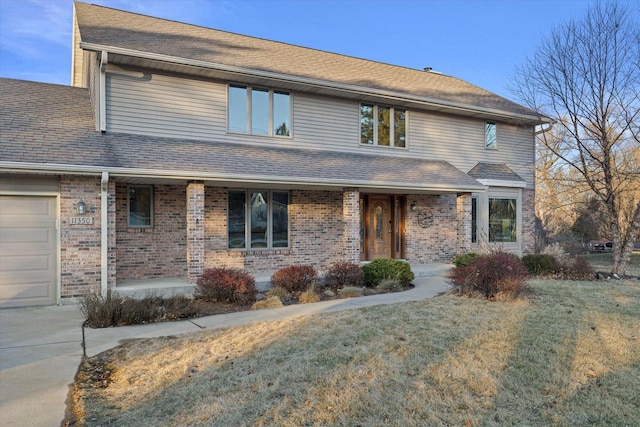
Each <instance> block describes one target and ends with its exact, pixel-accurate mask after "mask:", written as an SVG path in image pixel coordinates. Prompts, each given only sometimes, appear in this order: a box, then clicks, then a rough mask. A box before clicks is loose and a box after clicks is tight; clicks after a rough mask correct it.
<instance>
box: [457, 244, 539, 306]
mask: <svg viewBox="0 0 640 427" xmlns="http://www.w3.org/2000/svg"><path fill="white" fill-rule="evenodd" d="M528 278H529V272H528V270H527V267H525V266H524V264H523V263H522V261H520V259H519V258H518V257H517V256H515V255H513V254H509V253H505V252H496V253H492V254H489V255H479V256H477V257H475V258H474V259H472V260H471V261H469V263H468V264H467V265H466V266H463V267H456V268H454V269H453V271H452V273H451V279H452V286H453V287H454V288H455V289H456V290H457V291H458V292H459V293H460V294H463V295H474V294H478V293H479V294H482V295H483V296H484V297H485V298H487V299H495V298H496V297H500V298H501V299H503V298H505V297H511V298H515V297H517V296H518V295H519V294H520V293H522V292H523V291H524V290H525V289H526V288H527V279H528Z"/></svg>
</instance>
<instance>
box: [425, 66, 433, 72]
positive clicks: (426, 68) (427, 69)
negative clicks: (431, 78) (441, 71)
mask: <svg viewBox="0 0 640 427" xmlns="http://www.w3.org/2000/svg"><path fill="white" fill-rule="evenodd" d="M431 70H433V68H432V67H424V71H426V72H429V71H431Z"/></svg>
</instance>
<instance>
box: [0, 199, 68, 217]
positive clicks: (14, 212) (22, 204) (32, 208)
mask: <svg viewBox="0 0 640 427" xmlns="http://www.w3.org/2000/svg"><path fill="white" fill-rule="evenodd" d="M54 210H55V203H52V199H51V198H50V197H29V196H7V201H6V202H3V203H2V206H0V215H2V217H3V218H6V219H8V220H11V219H12V218H15V219H20V218H24V217H32V218H34V217H35V218H37V217H43V218H44V219H45V220H47V218H49V217H52V216H55V215H54Z"/></svg>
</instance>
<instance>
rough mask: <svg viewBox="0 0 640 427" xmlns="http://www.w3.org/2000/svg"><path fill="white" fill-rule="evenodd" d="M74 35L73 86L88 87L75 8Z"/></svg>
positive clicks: (72, 38) (72, 44) (72, 53)
mask: <svg viewBox="0 0 640 427" xmlns="http://www.w3.org/2000/svg"><path fill="white" fill-rule="evenodd" d="M73 9H74V11H73V34H72V36H71V86H76V87H86V80H85V76H84V75H83V73H84V71H85V70H84V59H85V55H84V51H83V50H82V49H80V29H79V27H78V20H77V19H76V13H75V6H74V7H73Z"/></svg>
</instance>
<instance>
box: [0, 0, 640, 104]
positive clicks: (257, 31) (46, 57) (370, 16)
mask: <svg viewBox="0 0 640 427" xmlns="http://www.w3.org/2000/svg"><path fill="white" fill-rule="evenodd" d="M629 1H630V2H631V3H632V4H638V1H637V0H629ZM89 2H91V3H94V4H100V5H104V6H108V7H113V8H116V9H122V10H127V11H131V12H137V13H142V14H146V15H152V16H157V17H161V18H167V19H172V20H176V21H181V22H187V23H190V24H196V25H202V26H206V27H211V28H216V29H220V30H225V31H232V32H236V33H240V34H246V35H250V36H255V37H262V38H266V39H270V40H277V41H282V42H286V43H291V44H296V45H301V46H306V47H311V48H315V49H322V50H327V51H331V52H336V53H341V54H346V55H352V56H357V57H361V58H366V59H371V60H375V61H381V62H386V63H391V64H395V65H401V66H405V67H410V68H417V69H422V68H424V67H427V66H428V67H432V68H433V69H434V70H437V71H441V72H443V73H445V74H448V75H452V76H456V77H459V78H461V79H464V80H467V81H469V82H471V83H473V84H475V85H477V86H480V87H483V88H485V89H488V90H490V91H492V92H495V93H497V94H500V95H502V96H506V97H508V98H513V97H512V95H511V93H510V92H509V89H508V87H509V80H510V78H511V76H512V75H513V72H514V69H515V67H516V66H518V65H520V64H521V63H522V62H523V59H524V57H525V56H526V55H527V54H528V53H531V52H532V51H533V50H534V49H535V48H536V46H538V44H539V43H540V40H541V38H542V37H543V36H544V35H545V34H548V33H549V32H550V30H551V28H553V27H554V26H557V25H558V24H561V23H562V22H565V21H567V20H569V19H572V18H579V17H580V16H582V15H583V14H584V12H585V10H586V9H587V7H588V6H589V4H590V3H589V2H588V1H587V0H551V1H547V0H537V1H534V0H493V1H484V0H476V1H474V0H450V1H440V0H398V1H383V0H368V1H360V0H323V1H316V0H288V1H284V0H281V1H271V0H235V1H227V0H91V1H89ZM72 10H73V1H72V0H0V76H1V77H11V78H17V79H24V80H34V81H41V82H49V83H58V84H69V80H70V77H69V75H70V68H71V66H70V64H71V27H72Z"/></svg>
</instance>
